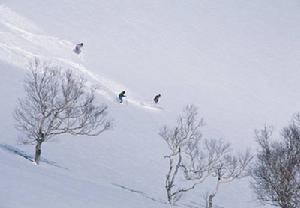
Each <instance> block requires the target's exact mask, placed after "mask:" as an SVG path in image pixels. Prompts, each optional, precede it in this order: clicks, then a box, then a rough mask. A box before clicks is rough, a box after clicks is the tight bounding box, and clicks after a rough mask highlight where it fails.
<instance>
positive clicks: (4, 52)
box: [0, 5, 162, 111]
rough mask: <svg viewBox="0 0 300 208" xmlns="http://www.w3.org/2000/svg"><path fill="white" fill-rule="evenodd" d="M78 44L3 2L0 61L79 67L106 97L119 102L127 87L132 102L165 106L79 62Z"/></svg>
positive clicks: (25, 64) (17, 63)
mask: <svg viewBox="0 0 300 208" xmlns="http://www.w3.org/2000/svg"><path fill="white" fill-rule="evenodd" d="M74 46H75V44H74V43H72V42H70V41H68V40H63V39H60V38H57V37H53V36H48V35H46V34H44V33H43V31H42V30H40V29H39V28H38V27H37V26H36V25H35V24H34V23H32V22H31V21H30V20H28V19H26V18H24V17H22V16H20V15H18V14H17V13H16V12H14V11H12V10H11V9H9V8H8V7H6V6H3V5H0V60H3V61H5V62H8V63H10V64H14V65H17V66H19V67H21V68H26V66H28V63H29V62H30V61H33V60H34V59H35V58H39V59H40V60H41V61H46V62H49V63H52V64H56V65H58V66H63V67H65V68H70V69H73V70H76V71H78V72H80V73H82V74H84V75H86V76H87V77H88V78H89V79H88V81H89V85H91V86H93V87H95V89H96V92H97V93H99V94H101V95H102V96H103V97H105V98H106V99H108V100H110V101H112V102H115V99H116V97H117V95H118V93H119V92H120V91H122V90H124V89H125V90H126V91H127V92H129V94H130V98H126V101H127V103H129V104H130V105H133V106H136V107H139V108H143V109H146V110H151V111H159V110H162V109H161V108H157V107H156V106H152V105H151V104H149V103H147V102H145V101H139V99H136V98H135V97H134V95H133V94H134V93H132V91H131V90H130V89H128V88H127V87H125V86H123V85H121V84H119V83H116V82H114V81H112V80H110V79H108V78H105V76H103V75H100V74H95V73H93V72H91V71H90V70H88V69H87V68H86V67H85V66H84V65H83V64H81V63H78V56H76V55H75V54H74V53H73V47H74Z"/></svg>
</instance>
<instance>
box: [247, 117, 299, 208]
mask: <svg viewBox="0 0 300 208" xmlns="http://www.w3.org/2000/svg"><path fill="white" fill-rule="evenodd" d="M256 139H257V141H258V144H259V146H260V151H259V152H258V153H257V160H256V162H255V166H254V167H253V170H252V174H251V175H252V178H253V182H252V188H253V190H254V192H255V193H256V195H257V198H258V200H260V201H261V202H263V203H267V204H272V205H275V206H278V207H282V208H297V207H300V115H299V114H298V115H296V116H295V117H294V119H293V121H292V123H291V124H290V125H289V126H288V127H285V128H284V129H283V131H282V134H281V139H277V140H276V141H274V140H272V128H270V127H265V128H264V129H262V130H260V131H256Z"/></svg>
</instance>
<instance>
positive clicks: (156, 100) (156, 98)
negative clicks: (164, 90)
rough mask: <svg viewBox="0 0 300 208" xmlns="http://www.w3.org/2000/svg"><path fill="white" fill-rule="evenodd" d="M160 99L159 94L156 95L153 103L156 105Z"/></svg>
mask: <svg viewBox="0 0 300 208" xmlns="http://www.w3.org/2000/svg"><path fill="white" fill-rule="evenodd" d="M160 97H161V94H158V95H156V96H155V97H154V99H153V100H154V102H155V103H158V99H159V98H160Z"/></svg>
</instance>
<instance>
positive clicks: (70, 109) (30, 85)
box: [14, 59, 111, 164]
mask: <svg viewBox="0 0 300 208" xmlns="http://www.w3.org/2000/svg"><path fill="white" fill-rule="evenodd" d="M29 69H30V72H31V73H29V74H28V75H27V77H26V79H25V82H24V88H25V93H26V97H25V98H24V99H19V104H18V106H17V108H16V109H15V112H14V117H15V120H16V127H17V129H18V130H20V131H21V132H22V133H24V134H25V136H24V137H23V138H22V142H23V143H24V144H36V146H35V162H36V163H37V164H38V163H39V160H40V157H41V146H42V143H43V142H46V141H48V140H49V139H51V138H53V137H54V136H56V135H59V134H72V135H88V136H97V135H99V134H100V133H102V132H103V131H105V130H108V129H109V128H110V127H111V122H110V121H109V120H107V118H106V117H107V106H106V105H100V106H98V105H96V104H95V94H94V91H93V90H92V89H91V88H89V87H87V84H86V81H85V80H84V79H83V78H82V77H79V76H76V75H75V74H74V73H73V72H72V71H71V70H63V69H61V68H59V67H57V66H49V65H47V64H45V63H44V64H42V63H40V62H39V60H37V59H36V60H35V61H34V62H32V63H30V65H29Z"/></svg>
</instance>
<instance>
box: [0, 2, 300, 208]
mask: <svg viewBox="0 0 300 208" xmlns="http://www.w3.org/2000/svg"><path fill="white" fill-rule="evenodd" d="M299 11H300V2H299V1H298V0H289V1H281V0H252V1H244V0H227V1H222V0H213V1H212V0H201V1H200V0H189V1H181V0H152V1H147V0H126V1H120V0H105V1H104V0H43V1H40V0H30V1H24V0H1V1H0V72H1V76H0V98H1V99H0V100H1V104H0V109H1V110H0V115H1V117H0V121H1V125H0V208H27V207H28V208H29V207H30V208H35V207H43V208H48V207H49V208H53V207H58V208H61V207H62V208H69V207H70V208H82V207H86V208H98V207H104V208H135V207H136V208H140V207H143V208H152V207H153V208H154V207H155V208H157V207H161V208H163V207H168V206H167V205H165V201H166V196H165V192H164V179H165V174H166V171H167V169H168V164H167V161H165V160H164V159H163V156H164V155H165V154H167V151H168V150H167V146H166V144H165V143H164V142H163V141H162V139H161V138H160V137H159V136H158V134H157V133H158V131H159V129H160V127H162V126H163V125H164V124H169V125H172V124H174V123H175V119H176V117H177V115H178V114H179V113H180V112H181V110H182V108H183V107H184V106H185V105H186V104H194V105H197V106H198V107H199V114H200V115H201V116H202V117H203V118H204V120H205V123H206V125H205V127H204V129H203V134H204V137H207V138H224V139H225V140H226V141H229V142H231V143H232V146H233V148H235V149H236V150H237V151H240V150H245V149H246V148H248V147H249V148H252V151H253V152H255V150H256V144H255V140H254V133H253V132H254V129H257V128H261V127H263V126H264V125H265V124H272V125H274V126H275V130H277V132H278V134H279V131H280V129H281V127H283V126H284V125H286V124H287V123H288V122H289V120H290V118H291V116H292V115H293V113H295V112H297V111H299V109H300V96H299V95H300V82H299V77H300V59H299V56H300V36H299V34H300V12H299ZM80 42H83V43H84V47H83V49H82V53H81V54H80V55H79V56H78V55H77V54H75V53H74V52H73V48H74V47H75V45H76V44H77V43H80ZM35 57H38V58H39V59H41V60H43V61H47V62H49V63H51V64H55V65H60V66H62V67H69V68H72V69H74V70H75V71H77V72H78V73H81V74H83V75H84V76H86V78H87V79H88V81H89V83H90V84H91V85H93V86H96V88H97V93H98V98H99V100H100V101H101V102H103V103H106V104H107V105H108V106H109V115H110V117H111V118H113V119H114V128H113V130H111V131H107V132H105V133H103V134H101V135H99V136H97V137H84V136H81V137H72V136H67V135H64V136H59V137H56V138H55V139H54V140H52V141H51V142H48V143H45V144H44V145H43V154H42V157H43V160H42V162H41V164H40V165H39V166H36V165H34V164H33V163H32V162H30V158H31V157H32V155H33V149H34V147H33V146H24V145H19V144H18V142H17V141H18V137H19V136H20V132H17V131H16V130H15V129H14V120H13V117H12V112H13V110H14V108H15V106H16V105H17V99H18V98H19V97H22V96H24V91H23V88H22V80H23V78H24V75H25V73H26V66H27V65H28V62H29V61H32V60H33V59H34V58H35ZM122 90H126V94H127V96H128V98H126V102H125V103H124V104H119V103H117V102H116V95H117V94H118V93H119V92H120V91H122ZM157 93H161V94H162V98H161V102H160V103H159V105H154V104H152V99H153V97H154V95H155V94H157ZM25 157H26V158H27V159H25ZM213 188H214V183H213V181H211V180H210V181H208V182H207V183H204V184H201V185H199V186H198V187H197V188H196V189H195V190H193V191H191V192H190V193H188V194H186V195H185V196H184V198H183V200H182V201H181V202H180V203H179V205H180V207H195V208H196V207H203V206H202V205H204V201H203V199H202V197H201V196H202V194H203V193H204V192H206V191H209V190H211V189H213ZM215 203H216V204H217V205H218V206H219V207H230V208H241V207H243V208H256V207H257V208H259V207H263V206H262V205H261V204H259V203H258V202H257V201H256V200H255V196H254V194H253V193H252V192H251V190H250V188H249V179H248V178H245V179H243V180H239V181H235V182H234V183H232V184H226V185H224V186H221V188H220V192H219V193H218V195H217V196H216V197H215Z"/></svg>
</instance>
